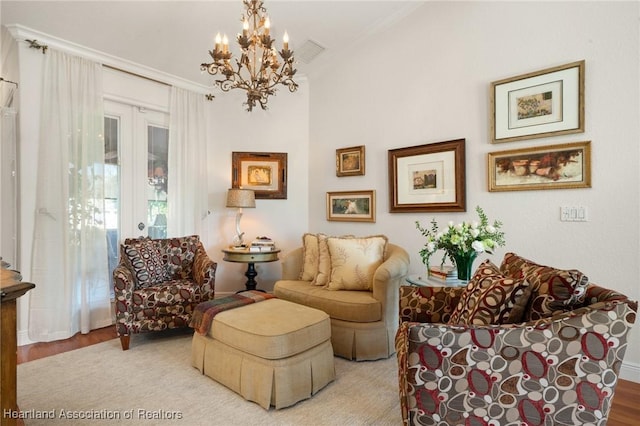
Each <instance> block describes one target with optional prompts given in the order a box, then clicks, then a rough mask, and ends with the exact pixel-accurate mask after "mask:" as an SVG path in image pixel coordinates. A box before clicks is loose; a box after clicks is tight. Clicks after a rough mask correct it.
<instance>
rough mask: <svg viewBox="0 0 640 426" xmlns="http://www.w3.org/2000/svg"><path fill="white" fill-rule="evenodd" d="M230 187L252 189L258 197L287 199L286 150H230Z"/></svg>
mask: <svg viewBox="0 0 640 426" xmlns="http://www.w3.org/2000/svg"><path fill="white" fill-rule="evenodd" d="M231 162H232V169H231V187H232V188H244V189H253V191H254V192H255V196H256V198H258V199H285V200H286V199H287V153H286V152H232V153H231Z"/></svg>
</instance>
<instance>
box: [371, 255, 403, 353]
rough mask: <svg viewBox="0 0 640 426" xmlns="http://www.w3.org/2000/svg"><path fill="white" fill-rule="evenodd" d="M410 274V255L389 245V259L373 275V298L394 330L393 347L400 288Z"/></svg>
mask: <svg viewBox="0 0 640 426" xmlns="http://www.w3.org/2000/svg"><path fill="white" fill-rule="evenodd" d="M408 272H409V254H408V253H407V251H406V250H405V249H403V248H402V247H400V246H397V245H395V244H387V257H386V259H385V261H384V262H382V264H380V266H378V268H377V269H376V271H375V272H374V274H373V284H372V296H373V298H374V299H376V300H378V301H379V302H380V305H381V306H382V319H383V321H384V322H385V323H386V324H387V327H389V328H390V329H393V330H394V331H393V332H392V333H391V336H390V341H389V344H390V345H391V346H392V345H393V342H392V340H393V333H395V327H396V326H397V321H398V320H397V318H398V288H399V287H400V285H401V284H402V282H403V281H404V278H405V277H406V276H407V273H408Z"/></svg>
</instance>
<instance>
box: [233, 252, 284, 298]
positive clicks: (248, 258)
mask: <svg viewBox="0 0 640 426" xmlns="http://www.w3.org/2000/svg"><path fill="white" fill-rule="evenodd" d="M222 252H223V253H224V257H223V258H222V260H225V261H227V262H236V263H246V264H247V272H245V274H244V276H245V277H247V282H246V283H245V285H244V286H245V287H246V289H247V290H255V289H256V286H257V285H258V283H257V282H256V277H257V276H258V272H257V271H256V263H267V262H275V261H277V260H278V253H280V250H279V249H276V250H271V251H250V250H249V249H243V250H238V249H222Z"/></svg>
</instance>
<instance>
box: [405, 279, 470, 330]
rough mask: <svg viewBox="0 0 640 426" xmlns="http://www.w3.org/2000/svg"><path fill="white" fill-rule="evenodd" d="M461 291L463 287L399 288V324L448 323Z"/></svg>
mask: <svg viewBox="0 0 640 426" xmlns="http://www.w3.org/2000/svg"><path fill="white" fill-rule="evenodd" d="M463 291H464V287H445V286H443V287H414V286H402V287H400V300H399V309H400V312H399V320H400V323H402V322H404V321H410V322H411V321H414V322H420V323H446V322H448V321H449V318H450V317H451V312H453V310H454V309H455V307H456V306H457V305H458V301H459V300H460V296H461V295H462V292H463Z"/></svg>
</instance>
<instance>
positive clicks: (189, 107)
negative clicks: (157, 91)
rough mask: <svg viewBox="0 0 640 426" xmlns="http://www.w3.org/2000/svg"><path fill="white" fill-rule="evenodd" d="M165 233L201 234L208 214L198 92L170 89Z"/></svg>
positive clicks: (203, 130) (203, 126)
mask: <svg viewBox="0 0 640 426" xmlns="http://www.w3.org/2000/svg"><path fill="white" fill-rule="evenodd" d="M169 114H170V119H169V154H168V163H169V164H168V173H167V179H168V184H167V185H168V189H167V210H168V214H167V216H168V217H167V235H168V236H170V237H179V236H185V235H192V234H197V235H201V236H202V234H203V233H204V232H205V231H206V226H205V224H206V221H205V219H206V217H207V214H208V196H209V191H208V184H207V126H206V114H205V100H204V96H203V95H202V94H197V93H193V92H189V91H187V90H184V89H179V88H176V87H172V88H171V104H170V108H169Z"/></svg>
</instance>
